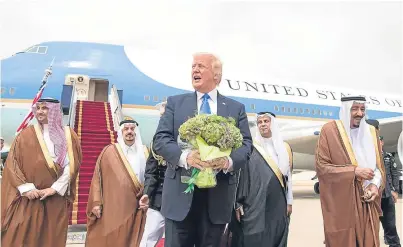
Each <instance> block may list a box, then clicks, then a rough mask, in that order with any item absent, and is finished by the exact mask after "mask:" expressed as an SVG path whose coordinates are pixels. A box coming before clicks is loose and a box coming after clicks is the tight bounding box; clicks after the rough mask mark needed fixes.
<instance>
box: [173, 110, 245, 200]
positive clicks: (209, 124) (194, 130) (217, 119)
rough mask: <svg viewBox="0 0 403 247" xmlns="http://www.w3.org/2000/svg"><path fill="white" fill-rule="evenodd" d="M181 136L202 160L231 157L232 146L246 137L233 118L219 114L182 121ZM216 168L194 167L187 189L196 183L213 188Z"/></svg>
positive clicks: (189, 190) (198, 116) (238, 143)
mask: <svg viewBox="0 0 403 247" xmlns="http://www.w3.org/2000/svg"><path fill="white" fill-rule="evenodd" d="M179 135H180V139H181V140H183V141H184V142H187V143H188V144H190V147H191V148H192V149H193V150H198V151H199V153H200V160H202V161H211V160H214V159H217V158H222V157H229V156H230V154H231V151H232V150H233V149H237V148H239V147H241V146H242V141H243V137H242V134H241V132H240V130H239V129H238V128H237V127H236V125H235V120H234V119H233V118H225V117H221V116H217V115H197V116H195V117H192V118H190V119H189V120H187V121H186V122H185V123H183V124H182V125H181V126H180V128H179ZM215 175H216V171H214V170H213V169H212V168H205V169H204V170H202V171H200V170H199V169H197V168H194V167H193V170H192V175H191V177H190V179H189V180H188V181H187V184H188V188H187V189H186V190H185V193H189V192H192V191H193V190H194V185H196V186H197V187H199V188H213V187H215V186H216V185H217V181H216V178H215Z"/></svg>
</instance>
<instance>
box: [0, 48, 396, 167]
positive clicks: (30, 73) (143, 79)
mask: <svg viewBox="0 0 403 247" xmlns="http://www.w3.org/2000/svg"><path fill="white" fill-rule="evenodd" d="M53 58H55V61H54V65H53V74H52V76H51V77H50V78H49V81H48V83H47V87H46V88H45V90H44V94H43V97H53V98H58V99H61V98H62V93H63V87H64V86H63V85H71V84H72V83H76V84H79V83H81V84H88V90H87V91H86V90H82V91H81V92H78V93H79V94H80V93H81V94H83V95H85V94H86V98H87V99H88V100H94V101H108V94H109V93H110V92H111V86H112V85H114V86H115V87H116V88H117V89H118V90H121V95H120V97H121V98H120V99H121V103H122V108H123V114H124V115H129V116H131V117H133V118H135V119H136V120H137V121H138V122H139V124H140V129H141V134H142V138H143V142H144V143H145V144H149V143H150V142H151V140H152V136H153V134H154V132H155V129H156V127H157V124H158V119H159V113H158V111H157V110H155V108H154V106H155V105H156V104H157V103H159V102H161V101H164V100H166V98H167V97H168V96H170V95H176V94H181V93H185V92H190V91H192V86H191V82H190V81H191V80H190V76H191V74H190V71H191V54H185V55H183V57H181V55H180V54H179V53H178V54H177V56H176V55H175V56H170V57H167V56H164V55H163V54H161V53H158V52H152V51H145V50H142V49H136V48H133V47H124V46H120V45H110V44H99V43H84V42H45V43H41V44H39V45H34V46H32V47H30V48H28V49H26V50H24V51H22V52H18V53H17V54H15V55H13V56H12V57H9V58H7V59H4V60H2V61H1V72H2V76H1V79H2V84H1V106H2V108H1V109H2V111H1V120H2V125H1V131H2V135H3V137H4V138H5V140H6V143H7V144H8V145H9V144H10V143H11V142H12V140H13V138H14V134H15V131H16V129H17V127H18V126H19V125H20V123H21V122H22V121H23V119H24V117H25V115H26V114H27V111H28V109H29V107H30V104H31V102H32V99H33V98H34V96H35V94H36V92H37V90H38V88H39V86H40V82H41V79H42V77H43V74H44V70H45V69H46V68H47V67H48V66H49V64H50V63H51V61H52V60H53ZM182 58H183V59H182ZM223 62H224V67H223V79H222V81H221V83H220V85H219V88H218V90H219V92H220V93H221V94H223V95H225V96H227V97H230V98H233V99H235V100H238V101H240V102H242V103H243V104H244V105H245V107H246V111H247V113H248V117H249V121H250V127H251V130H252V134H253V133H254V132H255V131H256V126H255V124H254V120H255V119H254V115H253V113H255V112H259V111H272V112H274V113H275V114H276V115H277V116H278V118H279V121H280V124H281V128H282V131H283V135H284V137H285V139H286V140H287V141H288V142H289V143H290V145H291V147H292V149H293V151H294V152H296V153H299V154H300V156H298V155H297V156H295V157H296V160H294V163H295V166H294V168H308V169H313V167H314V161H313V157H312V155H313V154H314V152H315V146H316V143H317V138H318V135H319V133H320V130H321V127H322V125H323V124H324V123H326V122H327V121H330V120H332V119H337V118H338V115H339V106H340V104H341V102H340V98H341V97H342V96H346V95H352V94H354V95H356V94H359V95H363V96H366V98H367V101H368V106H369V110H368V111H367V115H368V117H369V118H371V119H378V120H379V122H380V124H381V127H380V128H381V135H383V136H384V138H385V148H386V150H387V151H390V152H395V151H396V149H397V143H398V137H399V135H400V133H401V132H402V101H401V99H400V98H401V96H400V95H382V94H379V93H366V92H364V91H362V92H361V91H359V92H357V91H353V90H348V89H338V88H337V87H333V88H330V87H328V86H321V85H312V84H306V83H301V84H299V85H295V84H289V83H284V82H277V81H274V80H269V81H263V80H259V81H258V80H255V79H248V78H236V77H233V75H231V74H230V73H231V70H232V71H234V69H235V70H236V69H237V68H228V67H226V65H225V61H223ZM251 63H253V61H251ZM238 69H242V68H238ZM251 76H253V75H251ZM251 78H252V77H251ZM267 78H269V76H268V77H267ZM324 84H325V83H324ZM336 86H337V85H336ZM363 89H365V88H364V87H363ZM301 155H302V156H301ZM304 155H308V156H309V157H311V158H309V159H306V158H304Z"/></svg>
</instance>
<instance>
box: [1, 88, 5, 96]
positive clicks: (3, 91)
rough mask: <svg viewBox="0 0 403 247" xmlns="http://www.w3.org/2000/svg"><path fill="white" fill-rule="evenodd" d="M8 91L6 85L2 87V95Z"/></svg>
mask: <svg viewBox="0 0 403 247" xmlns="http://www.w3.org/2000/svg"><path fill="white" fill-rule="evenodd" d="M5 92H6V89H5V88H4V87H1V95H3V94H4V93H5Z"/></svg>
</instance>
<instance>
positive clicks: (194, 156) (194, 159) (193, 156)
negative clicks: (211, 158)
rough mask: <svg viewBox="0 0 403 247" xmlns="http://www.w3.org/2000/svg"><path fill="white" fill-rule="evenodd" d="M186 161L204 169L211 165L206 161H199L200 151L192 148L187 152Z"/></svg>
mask: <svg viewBox="0 0 403 247" xmlns="http://www.w3.org/2000/svg"><path fill="white" fill-rule="evenodd" d="M186 162H187V163H188V165H189V166H193V167H194V168H197V169H199V170H204V168H207V167H210V166H211V165H210V164H209V163H207V162H204V161H201V159H200V153H199V151H197V150H193V151H191V152H190V153H189V155H188V156H187V158H186Z"/></svg>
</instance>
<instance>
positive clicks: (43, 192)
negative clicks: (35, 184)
mask: <svg viewBox="0 0 403 247" xmlns="http://www.w3.org/2000/svg"><path fill="white" fill-rule="evenodd" d="M54 194H56V190H55V189H53V188H47V189H44V190H40V191H39V195H40V196H41V199H40V200H41V201H42V200H45V199H46V197H48V196H53V195H54Z"/></svg>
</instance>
